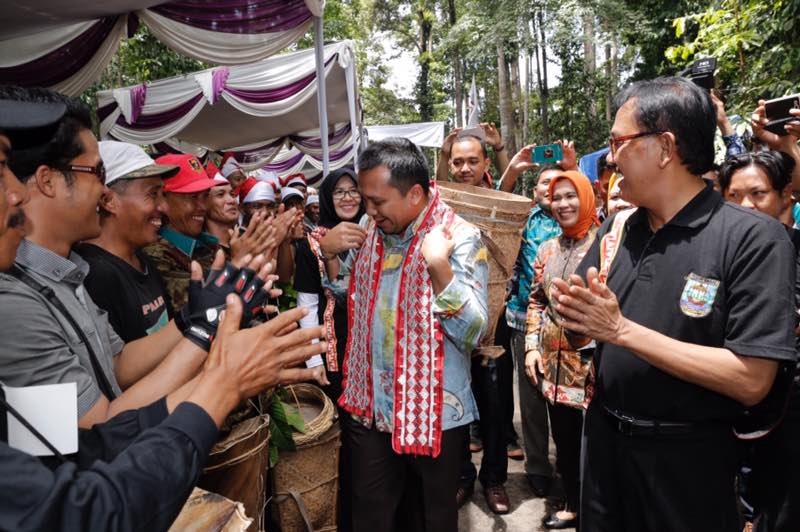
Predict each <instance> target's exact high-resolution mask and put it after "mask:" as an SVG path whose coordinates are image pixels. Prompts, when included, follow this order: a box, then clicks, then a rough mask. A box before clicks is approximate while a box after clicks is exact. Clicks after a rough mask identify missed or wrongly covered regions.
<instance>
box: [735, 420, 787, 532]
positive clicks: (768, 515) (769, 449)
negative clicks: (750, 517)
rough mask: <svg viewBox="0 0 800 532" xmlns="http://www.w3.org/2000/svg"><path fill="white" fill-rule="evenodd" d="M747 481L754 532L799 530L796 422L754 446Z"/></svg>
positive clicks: (774, 432)
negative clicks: (753, 513)
mask: <svg viewBox="0 0 800 532" xmlns="http://www.w3.org/2000/svg"><path fill="white" fill-rule="evenodd" d="M749 462H750V466H751V472H750V476H749V478H748V486H747V487H748V494H749V501H750V502H751V503H752V504H753V507H754V509H755V520H754V522H753V525H754V529H755V530H756V531H757V532H797V531H798V530H800V420H794V419H787V420H785V421H784V422H783V423H782V424H781V425H780V426H779V427H778V428H776V429H775V430H774V431H773V432H772V434H770V435H768V436H766V437H764V438H763V439H760V440H758V441H756V442H754V445H753V453H752V455H751V457H750V460H749Z"/></svg>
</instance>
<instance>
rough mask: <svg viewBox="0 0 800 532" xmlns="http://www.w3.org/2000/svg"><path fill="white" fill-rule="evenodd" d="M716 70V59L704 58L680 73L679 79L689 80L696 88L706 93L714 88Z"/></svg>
mask: <svg viewBox="0 0 800 532" xmlns="http://www.w3.org/2000/svg"><path fill="white" fill-rule="evenodd" d="M716 69H717V58H716V57H704V58H703V59H698V60H697V61H695V62H694V63H692V64H691V65H690V66H689V67H688V68H686V69H685V70H684V71H682V72H681V73H680V76H681V77H684V78H688V79H690V80H691V81H692V82H693V83H694V84H695V85H697V86H698V87H702V88H704V89H706V90H708V91H710V90H711V89H713V88H714V85H715V84H716V80H715V78H714V71H715V70H716Z"/></svg>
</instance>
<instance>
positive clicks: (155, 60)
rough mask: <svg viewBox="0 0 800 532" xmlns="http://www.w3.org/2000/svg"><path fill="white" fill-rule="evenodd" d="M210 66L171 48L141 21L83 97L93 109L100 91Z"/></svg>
mask: <svg viewBox="0 0 800 532" xmlns="http://www.w3.org/2000/svg"><path fill="white" fill-rule="evenodd" d="M208 66H209V65H206V64H205V63H203V62H202V61H198V60H196V59H191V58H189V57H186V56H184V55H181V54H179V53H178V52H175V51H173V50H171V49H170V48H169V47H167V46H166V45H165V44H162V43H161V41H159V40H158V39H156V38H155V37H154V36H153V34H151V33H150V30H148V29H147V26H145V25H144V24H142V25H140V26H139V29H138V30H137V31H136V33H135V34H134V35H133V37H131V38H130V39H127V40H124V41H122V42H121V43H120V45H119V49H118V50H117V53H116V54H115V55H114V57H113V58H112V59H111V62H110V63H109V65H108V67H106V70H105V72H103V76H102V77H101V78H100V81H98V82H97V83H95V84H94V85H92V86H91V87H90V88H89V89H87V90H86V91H85V92H84V93H83V94H82V95H81V99H83V101H84V102H86V103H87V104H88V105H89V106H90V107H91V108H92V109H93V110H94V109H96V107H97V99H96V98H95V95H96V94H97V92H98V91H101V90H106V89H113V88H116V87H125V86H128V85H136V84H139V83H144V82H147V81H155V80H158V79H162V78H168V77H171V76H178V75H182V74H188V73H191V72H197V71H198V70H203V69H205V68H208Z"/></svg>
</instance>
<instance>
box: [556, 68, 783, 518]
mask: <svg viewBox="0 0 800 532" xmlns="http://www.w3.org/2000/svg"><path fill="white" fill-rule="evenodd" d="M616 104H617V107H618V111H617V113H616V118H615V120H614V125H613V127H612V129H611V140H610V146H609V147H610V154H609V156H608V163H609V164H611V165H614V166H615V167H616V170H617V172H618V173H619V174H621V176H623V177H622V183H621V185H620V191H621V195H622V198H623V199H625V200H627V201H629V202H630V203H632V204H634V205H638V206H639V208H638V209H636V210H634V211H623V213H626V214H622V213H617V214H616V215H614V216H612V217H611V218H609V220H607V221H606V222H605V223H604V225H603V226H602V228H601V229H600V231H599V232H598V234H597V239H596V240H595V243H594V245H593V246H592V248H591V249H590V250H589V252H588V253H587V254H586V257H585V258H584V260H583V262H582V263H581V265H580V266H579V267H578V270H577V273H578V275H573V276H570V278H569V279H568V280H566V281H562V280H556V281H554V283H553V284H554V290H555V292H556V296H557V297H558V300H559V302H560V304H559V305H558V306H557V308H556V310H557V311H558V312H559V313H560V314H561V316H562V317H563V319H562V324H563V326H564V327H566V328H567V329H568V330H571V331H572V332H573V333H575V334H578V335H585V336H589V337H592V338H594V339H595V340H596V341H597V350H596V354H595V372H596V383H595V393H594V397H593V399H592V402H591V404H590V405H589V408H588V410H587V412H586V418H585V422H584V438H585V441H584V466H583V480H582V494H581V495H582V496H581V513H580V515H581V530H584V531H588V532H594V531H601V530H603V531H604V530H619V531H631V532H632V531H636V532H640V531H645V532H647V531H657V530H658V531H660V530H681V531H690V532H691V531H698V532H699V531H706V530H715V531H721V532H727V531H730V532H733V531H735V530H741V528H740V527H739V523H738V516H737V512H736V503H735V494H734V477H735V474H736V470H737V458H738V457H737V454H738V453H737V445H736V441H735V439H734V436H733V433H732V430H731V429H732V426H733V423H734V420H735V419H736V418H737V416H738V415H739V414H740V413H741V412H742V411H743V409H744V408H745V407H752V406H753V405H756V404H757V403H759V402H760V401H761V400H762V399H763V398H764V397H765V396H766V395H767V393H768V391H769V390H770V388H771V386H772V383H773V380H774V378H775V375H776V371H777V367H778V362H779V361H782V360H783V361H794V360H795V357H796V353H795V347H794V338H793V336H794V335H793V331H794V327H793V326H794V301H793V293H794V269H795V268H794V249H793V246H792V243H791V241H790V240H789V238H788V236H787V235H786V231H785V230H784V228H783V227H782V226H781V224H780V223H779V222H777V221H776V220H773V219H770V218H768V217H766V216H760V215H758V214H753V213H752V212H748V211H746V210H744V209H740V208H739V207H738V206H733V205H731V204H730V203H727V202H724V201H723V199H722V197H721V196H720V195H719V193H717V192H716V191H715V190H714V189H713V188H712V186H711V184H710V183H706V182H704V181H703V179H702V178H701V177H700V176H701V175H702V174H703V173H704V172H706V171H707V170H708V169H709V168H710V167H711V165H712V163H713V158H714V147H713V143H714V132H715V129H716V120H715V113H714V108H713V106H712V102H711V99H710V97H709V95H708V93H706V92H705V91H703V90H702V89H700V88H698V87H697V86H696V85H694V84H693V83H692V82H690V81H687V80H685V79H682V78H658V79H655V80H652V81H644V82H638V83H635V84H633V85H631V86H630V87H628V88H626V89H625V90H623V91H622V93H621V94H620V95H618V96H617V99H616ZM624 216H627V220H626V221H623V220H624V218H623V217H624ZM598 270H599V271H598ZM559 293H560V295H559Z"/></svg>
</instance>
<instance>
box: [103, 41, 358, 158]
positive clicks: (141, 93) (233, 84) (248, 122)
mask: <svg viewBox="0 0 800 532" xmlns="http://www.w3.org/2000/svg"><path fill="white" fill-rule="evenodd" d="M324 58H325V81H326V83H325V85H326V89H327V115H328V120H329V121H331V122H332V123H349V124H350V129H351V134H352V135H353V136H354V138H355V137H356V136H357V133H358V131H359V123H360V113H359V112H358V99H357V93H356V79H355V65H354V55H353V45H352V43H351V42H350V41H345V42H340V43H333V44H329V45H327V46H325V49H324ZM316 96H317V83H316V66H315V58H314V50H313V49H307V50H301V51H298V52H293V53H289V54H283V55H278V56H273V57H271V58H269V59H266V60H264V61H260V62H257V63H252V64H249V65H237V66H231V67H216V68H213V69H209V70H205V71H202V72H197V73H195V74H189V75H186V76H180V77H174V78H168V79H164V80H160V81H155V82H152V83H148V84H147V85H145V86H142V85H139V86H133V87H125V88H121V89H113V90H107V91H101V92H99V93H98V95H97V98H98V114H99V115H100V116H101V124H100V134H101V136H102V137H104V138H107V137H113V138H115V139H117V140H121V141H125V142H133V143H136V144H155V143H158V142H162V141H166V140H168V139H169V140H171V141H172V142H173V143H176V142H179V143H190V144H195V145H199V146H203V147H206V148H209V149H212V150H234V151H243V150H247V149H250V148H253V147H255V146H259V145H264V144H267V143H270V142H272V141H275V140H278V139H280V138H281V137H286V136H288V135H291V134H294V133H297V132H299V131H304V130H312V129H316V128H319V127H320V121H319V115H318V106H317V98H316Z"/></svg>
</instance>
